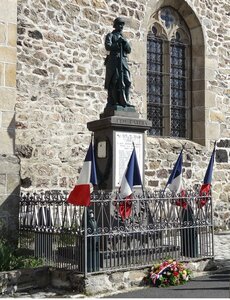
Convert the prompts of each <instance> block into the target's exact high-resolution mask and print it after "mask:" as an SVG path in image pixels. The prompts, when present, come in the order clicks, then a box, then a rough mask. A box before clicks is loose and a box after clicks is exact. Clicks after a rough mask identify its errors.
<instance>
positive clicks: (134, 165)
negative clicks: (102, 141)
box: [119, 147, 142, 220]
mask: <svg viewBox="0 0 230 300" xmlns="http://www.w3.org/2000/svg"><path fill="white" fill-rule="evenodd" d="M135 185H141V186H142V181H141V174H140V170H139V166H138V161H137V155H136V150H135V147H134V148H133V151H132V154H131V156H130V159H129V162H128V166H127V169H126V171H125V173H124V175H123V177H122V180H121V186H120V188H119V194H120V197H121V198H122V199H124V200H125V201H122V202H120V204H119V213H120V216H121V217H122V220H124V219H126V218H128V217H129V216H130V214H131V211H132V201H131V200H132V194H133V191H132V190H133V187H134V186H135Z"/></svg>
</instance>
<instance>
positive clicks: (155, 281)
mask: <svg viewBox="0 0 230 300" xmlns="http://www.w3.org/2000/svg"><path fill="white" fill-rule="evenodd" d="M191 274H192V272H191V270H189V269H188V268H186V267H185V266H184V264H183V263H181V262H178V261H175V260H173V259H168V260H165V261H163V262H162V263H158V264H155V265H153V266H152V267H151V268H150V270H149V272H148V274H147V276H145V277H144V281H145V282H146V283H150V284H151V285H153V286H156V287H168V286H172V285H179V284H185V283H186V282H187V281H189V280H190V279H191Z"/></svg>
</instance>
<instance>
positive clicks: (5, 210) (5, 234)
mask: <svg viewBox="0 0 230 300" xmlns="http://www.w3.org/2000/svg"><path fill="white" fill-rule="evenodd" d="M0 197H4V195H2V196H1V195H0ZM19 200H20V185H18V186H17V187H16V188H15V189H14V190H13V191H12V193H11V194H10V195H8V196H7V198H6V199H5V200H4V198H3V199H2V201H1V205H0V238H2V239H7V240H8V241H9V243H10V244H12V245H13V246H17V244H18V233H19Z"/></svg>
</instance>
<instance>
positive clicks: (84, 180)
mask: <svg viewBox="0 0 230 300" xmlns="http://www.w3.org/2000/svg"><path fill="white" fill-rule="evenodd" d="M90 175H91V161H84V163H83V167H82V169H81V173H80V176H79V178H78V181H77V184H89V183H90Z"/></svg>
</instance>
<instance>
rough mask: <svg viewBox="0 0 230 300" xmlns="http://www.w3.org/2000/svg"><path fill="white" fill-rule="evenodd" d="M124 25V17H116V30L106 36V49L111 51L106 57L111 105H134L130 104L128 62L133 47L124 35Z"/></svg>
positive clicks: (109, 103) (107, 82)
mask: <svg viewBox="0 0 230 300" xmlns="http://www.w3.org/2000/svg"><path fill="white" fill-rule="evenodd" d="M124 25H125V22H124V20H123V19H122V18H120V17H119V18H116V19H115V20H114V22H113V27H114V30H113V31H112V32H111V33H108V34H107V35H106V38H105V49H106V50H107V51H110V53H109V55H107V57H106V59H105V66H106V76H105V89H107V90H108V98H107V101H108V103H107V106H109V107H112V106H115V105H121V106H123V107H127V106H128V107H133V105H131V104H129V89H130V85H131V80H130V72H129V68H128V63H127V54H129V53H130V52H131V47H130V45H129V43H128V41H127V40H126V39H125V38H124V37H123V35H122V30H123V27H124Z"/></svg>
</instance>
